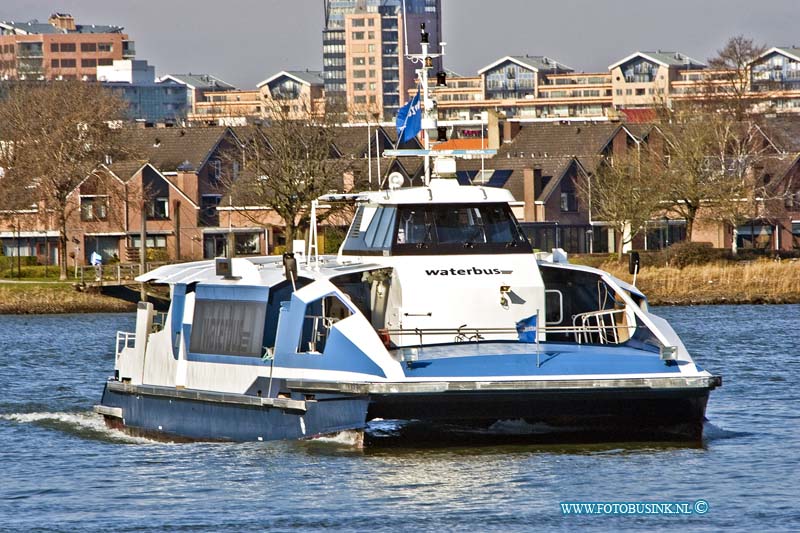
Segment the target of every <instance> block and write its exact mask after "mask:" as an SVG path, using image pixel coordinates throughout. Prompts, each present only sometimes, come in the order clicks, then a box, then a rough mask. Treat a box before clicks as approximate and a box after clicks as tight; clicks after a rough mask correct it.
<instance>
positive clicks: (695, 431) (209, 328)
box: [97, 179, 721, 440]
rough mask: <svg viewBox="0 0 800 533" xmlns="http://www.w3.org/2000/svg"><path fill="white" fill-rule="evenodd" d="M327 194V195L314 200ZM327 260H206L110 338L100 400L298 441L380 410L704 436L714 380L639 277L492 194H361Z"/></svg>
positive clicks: (118, 413)
mask: <svg viewBox="0 0 800 533" xmlns="http://www.w3.org/2000/svg"><path fill="white" fill-rule="evenodd" d="M335 199H337V198H332V197H328V198H326V200H328V201H330V200H335ZM351 199H355V200H356V201H357V202H358V204H359V205H358V207H357V210H356V213H355V217H354V219H353V222H352V225H351V226H350V229H349V231H348V233H347V235H346V238H345V240H344V242H343V244H342V246H341V249H340V250H339V253H338V255H337V256H328V257H325V256H321V257H315V256H314V254H313V253H312V254H310V255H308V256H307V257H306V258H305V260H304V261H300V264H299V265H298V264H297V260H296V258H294V257H291V255H290V254H287V256H285V257H260V258H234V259H233V260H226V259H217V260H216V261H203V262H196V263H188V264H180V265H170V266H163V267H160V268H158V269H156V270H154V271H152V272H149V273H147V274H145V275H143V276H140V277H139V278H138V280H139V281H143V282H155V283H164V284H168V285H169V287H170V292H171V305H170V308H169V311H168V312H167V313H166V315H164V317H163V319H162V320H160V321H156V320H154V317H155V313H154V311H153V309H152V305H151V304H149V303H141V304H139V310H138V314H137V323H136V332H135V333H119V334H118V336H117V360H116V366H115V374H114V378H113V379H111V380H110V381H109V382H108V383H107V384H106V389H105V392H104V395H103V401H102V402H101V405H100V406H98V408H97V410H98V412H100V413H102V414H103V415H105V417H106V420H108V421H109V423H110V424H111V425H112V426H116V427H119V428H122V429H125V430H128V431H132V432H135V433H140V434H147V435H150V436H153V435H155V436H159V435H162V434H163V437H164V438H174V437H185V438H192V439H220V440H256V439H263V440H268V439H275V438H302V437H307V436H313V435H319V434H325V433H331V432H336V431H340V430H345V429H354V430H359V429H363V428H364V427H365V425H366V424H367V422H368V421H369V420H371V419H375V418H383V419H401V420H423V421H432V422H436V423H447V424H459V425H467V426H480V427H489V426H491V425H492V424H493V423H495V422H497V421H503V420H524V421H525V422H526V423H528V424H531V425H532V426H534V427H539V428H541V427H543V426H544V427H547V428H551V429H552V430H554V431H558V430H565V431H576V430H580V431H582V432H587V431H588V432H596V433H598V434H605V435H608V434H613V435H619V434H624V435H626V436H628V437H630V438H664V436H665V435H666V436H670V438H671V437H674V438H681V439H682V438H686V439H690V440H696V439H699V438H701V435H702V428H703V420H704V413H705V408H706V402H707V400H708V396H709V392H710V391H711V390H712V389H714V388H715V387H717V386H718V385H720V384H721V379H720V378H719V377H718V376H714V375H712V374H710V373H709V372H708V371H706V370H702V369H701V368H699V367H698V366H697V365H696V364H695V363H694V361H693V360H692V358H691V356H690V355H689V353H688V351H687V350H686V348H685V346H684V345H683V343H682V342H681V340H680V339H679V338H678V336H677V335H676V334H675V332H674V331H673V329H672V328H671V327H670V326H669V324H668V323H667V322H666V321H665V320H663V319H661V318H659V317H657V316H656V315H654V314H652V313H651V312H650V311H649V309H648V305H647V299H646V297H645V296H644V295H643V294H642V293H641V292H640V291H639V290H638V289H637V288H636V287H634V286H632V285H629V284H627V283H625V282H623V281H621V280H619V279H616V278H614V277H612V276H611V275H609V274H608V273H605V272H603V271H600V270H597V269H593V268H588V267H582V266H576V265H571V264H568V263H566V262H559V261H558V260H555V261H554V260H549V261H547V260H542V259H539V260H537V259H536V256H535V255H534V253H533V250H532V249H531V246H530V244H529V242H528V241H527V239H526V238H525V236H524V234H523V232H522V231H521V229H520V227H519V225H518V224H517V221H516V219H515V217H514V215H513V213H512V212H511V209H510V207H509V202H510V201H513V198H512V196H511V194H510V193H509V192H508V191H505V190H502V189H495V188H489V187H480V186H462V185H459V184H458V183H457V182H456V181H455V180H447V179H434V180H432V181H431V182H430V184H429V185H428V186H427V187H415V188H407V189H403V188H398V189H390V190H387V191H378V192H371V193H364V194H361V195H358V196H356V197H355V198H351Z"/></svg>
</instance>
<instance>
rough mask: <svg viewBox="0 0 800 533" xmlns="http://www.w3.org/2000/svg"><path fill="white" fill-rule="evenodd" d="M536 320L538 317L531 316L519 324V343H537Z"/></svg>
mask: <svg viewBox="0 0 800 533" xmlns="http://www.w3.org/2000/svg"><path fill="white" fill-rule="evenodd" d="M536 319H537V316H536V315H531V316H529V317H528V318H523V319H522V320H520V321H519V322H517V335H519V342H536V321H537V320H536Z"/></svg>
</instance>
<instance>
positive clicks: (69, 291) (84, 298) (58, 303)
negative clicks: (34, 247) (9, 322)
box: [0, 282, 136, 314]
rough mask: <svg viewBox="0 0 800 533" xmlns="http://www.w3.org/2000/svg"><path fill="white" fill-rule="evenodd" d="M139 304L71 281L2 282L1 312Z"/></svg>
mask: <svg viewBox="0 0 800 533" xmlns="http://www.w3.org/2000/svg"><path fill="white" fill-rule="evenodd" d="M135 309H136V305H135V304H132V303H130V302H126V301H124V300H120V299H117V298H112V297H110V296H105V295H103V294H99V293H89V292H79V291H77V290H75V287H74V286H73V285H72V284H71V283H52V282H43V283H0V314H45V313H113V312H124V311H134V310H135Z"/></svg>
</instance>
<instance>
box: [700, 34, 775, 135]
mask: <svg viewBox="0 0 800 533" xmlns="http://www.w3.org/2000/svg"><path fill="white" fill-rule="evenodd" d="M766 49H767V48H766V46H764V45H760V44H756V43H755V42H754V41H753V40H752V39H748V38H746V37H745V36H743V35H736V36H734V37H731V38H730V39H728V42H727V43H725V46H724V47H723V48H721V49H720V50H718V51H717V55H716V56H714V57H712V58H710V59H709V60H708V65H709V67H711V73H710V74H709V75H708V77H707V79H706V83H705V87H704V92H705V95H706V97H707V99H708V101H709V103H711V104H712V105H714V106H718V107H722V108H723V109H724V110H726V111H727V112H729V113H730V114H732V115H733V116H734V118H735V119H736V120H743V119H744V118H745V116H746V115H747V113H748V111H749V109H750V103H749V101H748V92H749V90H750V63H752V61H753V60H754V59H756V58H758V57H759V56H760V55H761V54H763V53H764V51H765V50H766Z"/></svg>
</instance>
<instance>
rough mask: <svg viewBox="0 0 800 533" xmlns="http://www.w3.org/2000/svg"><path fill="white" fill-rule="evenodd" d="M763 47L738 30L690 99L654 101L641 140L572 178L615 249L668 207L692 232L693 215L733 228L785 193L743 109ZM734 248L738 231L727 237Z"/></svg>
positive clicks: (765, 145) (763, 139) (786, 187)
mask: <svg viewBox="0 0 800 533" xmlns="http://www.w3.org/2000/svg"><path fill="white" fill-rule="evenodd" d="M763 51H764V47H763V46H757V45H755V44H754V43H753V42H752V41H751V40H749V39H746V38H744V37H741V36H738V37H734V38H732V39H731V40H730V41H729V42H728V43H727V45H726V46H725V48H723V49H722V50H720V51H719V52H718V55H717V57H715V58H713V59H711V60H710V61H709V63H710V65H711V67H712V69H715V70H714V71H712V72H711V73H710V74H708V75H707V79H706V81H705V86H704V89H703V90H704V92H703V94H701V95H700V98H695V99H692V101H691V102H680V101H678V102H675V101H673V102H671V103H670V104H669V105H667V104H666V103H663V104H661V105H658V106H657V110H656V111H657V113H656V116H657V118H656V121H655V124H654V127H653V129H652V130H651V131H650V133H649V135H648V141H647V142H637V143H636V144H635V146H632V147H630V149H628V150H627V151H626V152H624V153H620V154H614V155H612V156H609V157H608V158H605V159H603V160H602V161H601V162H600V163H599V165H598V166H597V169H596V171H595V173H594V174H593V175H591V176H588V177H586V178H585V179H583V180H582V181H579V183H578V193H579V195H580V197H581V198H582V200H583V201H584V202H586V204H587V205H589V206H590V209H591V213H592V218H593V219H594V220H603V221H606V222H609V223H611V224H612V226H613V227H614V229H615V231H616V232H617V234H618V235H619V236H621V237H622V238H620V239H617V252H618V254H619V255H620V256H621V254H622V249H623V246H624V245H625V244H627V243H629V242H631V241H632V240H633V238H634V237H635V236H636V235H637V233H639V232H640V231H641V230H643V229H644V228H645V226H646V223H647V221H649V220H652V219H653V218H656V217H658V216H659V215H666V214H670V215H672V216H673V217H675V218H681V219H684V220H686V231H687V235H688V236H689V237H690V238H691V235H692V231H693V229H694V226H695V223H696V221H697V220H698V214H699V213H700V211H701V208H702V210H703V217H704V218H706V219H709V220H713V221H716V222H720V223H723V224H724V225H726V226H727V227H730V228H733V229H735V228H736V227H737V226H739V225H741V224H742V223H744V222H745V221H747V220H751V219H753V218H756V217H759V216H765V215H768V214H769V213H768V210H769V209H770V206H774V205H782V203H781V202H779V200H780V199H782V198H784V197H785V195H787V194H790V193H791V190H792V189H791V187H790V185H791V184H786V183H782V184H778V183H771V182H770V173H769V171H768V168H767V167H768V164H769V155H770V154H771V153H774V152H771V151H770V150H771V148H772V147H771V146H770V145H769V143H768V142H767V139H766V137H765V136H764V134H763V130H762V129H761V128H760V127H759V117H758V116H755V115H752V114H750V113H749V105H750V104H749V103H748V101H747V98H746V91H745V88H746V85H747V82H748V80H747V76H748V72H749V71H748V64H749V63H750V62H751V61H752V60H753V59H755V58H756V57H758V56H759V55H761V54H762V53H763ZM732 251H733V252H734V253H735V252H736V238H735V235H734V237H733V239H732Z"/></svg>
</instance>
